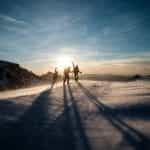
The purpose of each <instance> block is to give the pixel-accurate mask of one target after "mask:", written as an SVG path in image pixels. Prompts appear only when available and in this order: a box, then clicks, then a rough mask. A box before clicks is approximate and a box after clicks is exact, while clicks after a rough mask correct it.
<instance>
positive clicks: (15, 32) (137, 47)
mask: <svg viewBox="0 0 150 150" xmlns="http://www.w3.org/2000/svg"><path fill="white" fill-rule="evenodd" d="M149 8H150V2H149V1H148V0H91V1H90V0H82V1H80V0H76V1H75V0H1V1H0V59H4V60H9V61H15V62H18V63H20V64H22V65H24V66H27V67H29V68H31V69H32V70H33V71H35V72H42V71H46V70H47V69H49V67H50V66H52V67H53V66H54V64H55V63H54V62H55V58H56V57H57V56H58V55H64V54H67V55H72V56H73V57H74V58H75V60H76V61H78V62H80V63H81V64H84V63H85V64H86V63H87V62H88V63H91V64H93V65H95V64H96V63H95V62H97V63H101V62H103V63H104V62H110V64H111V63H112V62H114V61H116V62H117V63H118V60H120V61H121V62H122V60H125V62H127V61H126V60H130V61H135V60H136V61H135V62H138V64H139V62H142V64H143V62H147V61H149V57H150V42H149V41H150V10H149ZM96 66H97V65H96ZM40 68H42V69H43V70H42V69H40Z"/></svg>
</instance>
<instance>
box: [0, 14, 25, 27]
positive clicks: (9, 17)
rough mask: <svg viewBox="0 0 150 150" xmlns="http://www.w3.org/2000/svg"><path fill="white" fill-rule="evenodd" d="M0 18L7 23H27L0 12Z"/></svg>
mask: <svg viewBox="0 0 150 150" xmlns="http://www.w3.org/2000/svg"><path fill="white" fill-rule="evenodd" d="M0 19H1V20H3V21H6V22H8V23H13V24H17V25H27V23H26V22H25V21H23V20H19V19H16V18H14V17H11V16H7V15H4V14H0Z"/></svg>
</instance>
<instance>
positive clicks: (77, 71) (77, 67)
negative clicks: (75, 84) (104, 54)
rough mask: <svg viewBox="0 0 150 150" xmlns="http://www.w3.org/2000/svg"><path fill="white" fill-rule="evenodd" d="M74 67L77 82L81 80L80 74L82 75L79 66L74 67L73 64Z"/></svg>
mask: <svg viewBox="0 0 150 150" xmlns="http://www.w3.org/2000/svg"><path fill="white" fill-rule="evenodd" d="M72 65H73V73H74V79H75V81H78V80H79V73H82V72H81V71H80V69H79V66H78V65H76V66H75V65H74V63H72Z"/></svg>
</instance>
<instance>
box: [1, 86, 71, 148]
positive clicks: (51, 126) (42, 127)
mask: <svg viewBox="0 0 150 150" xmlns="http://www.w3.org/2000/svg"><path fill="white" fill-rule="evenodd" d="M51 92H52V87H51V88H50V89H47V90H45V91H44V92H41V93H40V95H39V96H38V97H37V98H36V99H35V101H34V102H33V103H32V105H31V107H29V108H28V109H27V111H26V112H25V113H24V114H23V115H22V116H21V117H20V118H19V119H18V120H17V121H16V122H15V123H13V124H12V123H11V124H6V125H5V126H4V127H3V128H0V132H1V135H0V146H1V148H3V147H4V148H3V149H5V150H10V149H13V150H20V149H21V150H27V149H28V150H34V149H36V150H49V149H53V150H60V149H66V150H70V149H69V148H68V146H67V145H68V143H66V142H65V141H66V140H65V139H64V138H65V131H63V127H62V126H63V117H64V116H60V117H59V119H57V120H50V116H49V111H50V109H51V100H52V97H51ZM62 131H63V132H62ZM67 148H68V149H67Z"/></svg>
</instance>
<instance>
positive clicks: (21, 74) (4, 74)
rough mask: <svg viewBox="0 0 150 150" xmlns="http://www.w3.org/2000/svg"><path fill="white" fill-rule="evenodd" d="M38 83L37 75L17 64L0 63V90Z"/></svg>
mask: <svg viewBox="0 0 150 150" xmlns="http://www.w3.org/2000/svg"><path fill="white" fill-rule="evenodd" d="M39 81H41V79H40V78H39V77H38V76H37V75H35V74H34V73H33V72H31V71H28V70H27V69H24V68H22V67H21V66H20V65H19V64H16V63H11V62H7V61H0V90H5V89H14V88H20V87H26V86H29V85H33V84H36V83H38V82H39Z"/></svg>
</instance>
